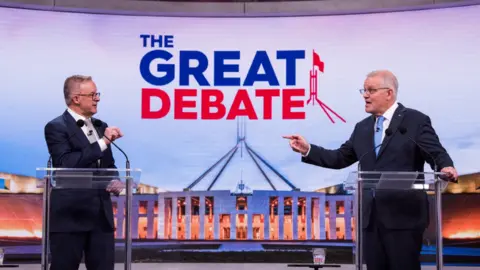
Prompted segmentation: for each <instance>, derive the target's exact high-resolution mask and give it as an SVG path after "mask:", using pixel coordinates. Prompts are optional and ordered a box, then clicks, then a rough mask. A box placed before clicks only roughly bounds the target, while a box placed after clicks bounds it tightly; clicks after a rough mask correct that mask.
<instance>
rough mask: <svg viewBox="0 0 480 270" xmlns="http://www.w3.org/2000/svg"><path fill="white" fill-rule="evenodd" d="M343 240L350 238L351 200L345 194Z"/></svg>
mask: <svg viewBox="0 0 480 270" xmlns="http://www.w3.org/2000/svg"><path fill="white" fill-rule="evenodd" d="M344 205H345V215H344V218H345V240H352V200H351V197H347V196H345V201H344Z"/></svg>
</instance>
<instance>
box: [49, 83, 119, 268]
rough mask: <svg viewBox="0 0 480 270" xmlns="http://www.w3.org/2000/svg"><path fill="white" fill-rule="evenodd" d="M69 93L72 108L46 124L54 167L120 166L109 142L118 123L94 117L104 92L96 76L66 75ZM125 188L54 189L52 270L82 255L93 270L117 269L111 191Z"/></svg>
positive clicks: (114, 184) (115, 135)
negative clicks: (101, 92)
mask: <svg viewBox="0 0 480 270" xmlns="http://www.w3.org/2000/svg"><path fill="white" fill-rule="evenodd" d="M64 97H65V102H66V104H67V107H68V108H67V110H66V111H65V112H64V113H63V114H62V115H61V116H59V117H57V118H55V119H53V120H52V121H50V122H49V123H48V124H47V125H46V126H45V140H46V142H47V146H48V151H49V153H50V155H51V158H52V166H53V167H54V168H92V169H96V168H116V167H115V161H114V158H113V155H112V150H111V148H110V147H109V145H110V143H111V141H114V140H115V139H118V138H120V137H122V136H123V134H122V132H121V131H120V129H118V128H117V127H108V126H107V124H105V123H103V122H101V125H100V126H94V125H93V123H92V116H93V115H94V114H95V113H96V112H97V105H98V102H99V101H100V93H98V92H97V87H96V85H95V83H94V82H93V80H92V78H91V77H86V76H80V75H75V76H71V77H69V78H67V79H66V80H65V84H64ZM97 125H98V124H97ZM113 177H114V176H113V175H112V179H114V178H113ZM58 180H59V181H60V180H61V179H60V177H59V178H58ZM90 180H91V179H90ZM122 188H123V185H122V183H121V182H120V181H118V180H112V181H111V182H110V184H108V185H106V186H105V188H103V189H98V190H96V189H80V188H78V189H77V188H75V189H53V190H52V192H51V208H50V218H51V219H50V228H49V229H50V230H49V235H50V252H51V256H52V260H51V265H50V269H51V270H77V269H78V268H79V265H80V262H81V259H82V256H84V258H85V265H86V267H87V269H88V270H113V269H114V248H115V246H114V240H115V238H114V221H113V208H112V202H111V199H110V192H111V193H113V194H119V193H120V192H121V191H122Z"/></svg>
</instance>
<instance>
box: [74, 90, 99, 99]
mask: <svg viewBox="0 0 480 270" xmlns="http://www.w3.org/2000/svg"><path fill="white" fill-rule="evenodd" d="M77 96H83V97H91V98H92V99H97V98H99V97H100V92H95V93H90V94H77Z"/></svg>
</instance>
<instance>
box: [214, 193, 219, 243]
mask: <svg viewBox="0 0 480 270" xmlns="http://www.w3.org/2000/svg"><path fill="white" fill-rule="evenodd" d="M213 200H214V203H213V213H214V215H213V232H214V233H213V239H214V240H219V239H220V207H218V206H217V202H215V198H214V199H213Z"/></svg>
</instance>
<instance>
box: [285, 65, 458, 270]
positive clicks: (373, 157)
mask: <svg viewBox="0 0 480 270" xmlns="http://www.w3.org/2000/svg"><path fill="white" fill-rule="evenodd" d="M397 91H398V81H397V79H396V77H395V75H393V74H392V73H391V72H390V71H386V70H380V71H374V72H371V73H370V74H368V75H367V79H366V80H365V82H364V88H363V89H361V90H360V93H361V94H362V95H363V98H364V99H365V111H366V112H367V113H370V114H371V116H368V117H366V118H365V119H363V120H362V121H360V122H359V123H357V124H356V125H355V128H354V130H353V133H352V134H351V136H350V138H349V139H348V140H347V141H346V142H345V143H343V144H342V145H341V146H340V148H338V149H335V150H331V149H325V148H323V147H320V146H317V145H314V144H309V143H308V142H307V141H306V140H305V138H303V137H302V136H299V135H290V136H284V138H287V139H289V140H290V146H291V147H292V149H293V150H294V151H296V152H299V153H301V154H302V161H303V162H305V163H308V164H313V165H316V166H321V167H325V168H331V169H342V168H345V167H348V166H350V165H352V164H354V163H355V162H357V161H359V159H360V157H362V155H364V154H366V155H365V156H364V157H363V158H362V160H361V161H360V163H361V164H360V165H361V168H362V171H409V172H423V171H424V164H425V162H428V163H429V164H430V165H431V167H432V169H433V168H434V164H435V163H434V162H436V164H437V166H438V170H439V171H441V172H443V173H445V175H446V177H448V178H450V180H456V179H457V177H458V175H457V172H456V170H455V168H454V167H453V161H452V159H451V158H450V156H449V155H448V153H447V152H446V150H445V149H444V148H443V146H442V144H441V143H440V141H439V138H438V136H437V135H436V133H435V130H434V129H433V127H432V124H431V121H430V118H429V117H428V116H427V115H425V114H423V113H421V112H419V111H417V110H414V109H410V108H406V107H405V106H403V105H402V104H400V103H397ZM387 129H389V130H391V134H389V132H387V134H386V132H385V131H386V130H387ZM400 131H402V132H400ZM402 133H405V134H402ZM408 136H409V137H411V138H412V139H413V140H415V141H416V142H417V143H418V144H419V145H420V146H421V147H422V148H424V149H425V150H426V151H428V152H429V153H430V154H431V155H432V156H433V158H434V159H435V160H432V159H431V158H430V156H429V155H428V154H427V153H425V151H423V150H422V149H421V148H420V147H418V146H417V145H416V144H415V143H414V142H412V140H410V139H409V138H408ZM379 145H381V146H380V147H377V148H376V149H375V150H374V147H375V146H379ZM362 201H363V206H364V208H363V210H364V211H363V214H362V215H363V218H362V221H363V228H362V229H363V235H364V237H363V242H364V253H365V260H366V264H367V268H368V269H369V270H405V269H408V270H420V252H421V247H422V240H423V233H424V231H425V229H426V228H427V227H428V224H429V211H428V200H427V194H426V193H425V192H424V191H421V190H402V191H392V190H389V191H380V190H377V191H376V192H373V191H371V190H370V191H365V192H364V197H363V198H362Z"/></svg>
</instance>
